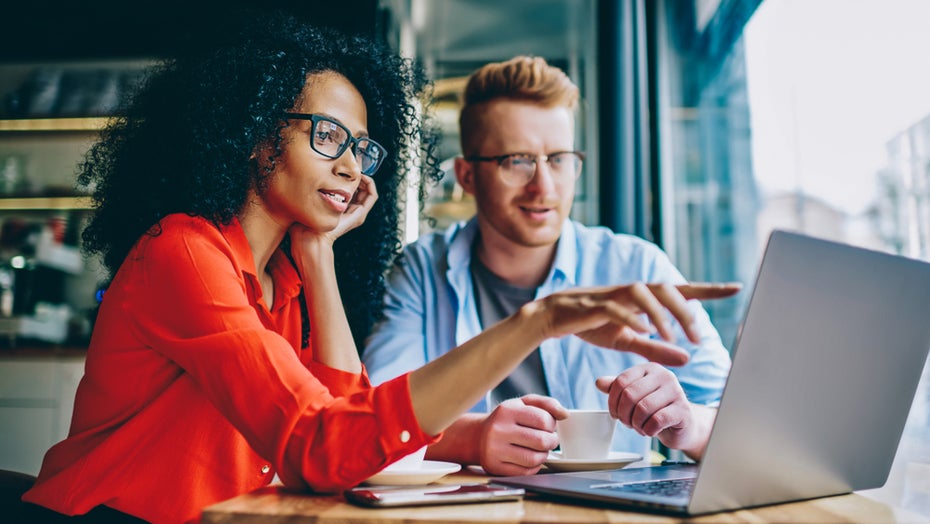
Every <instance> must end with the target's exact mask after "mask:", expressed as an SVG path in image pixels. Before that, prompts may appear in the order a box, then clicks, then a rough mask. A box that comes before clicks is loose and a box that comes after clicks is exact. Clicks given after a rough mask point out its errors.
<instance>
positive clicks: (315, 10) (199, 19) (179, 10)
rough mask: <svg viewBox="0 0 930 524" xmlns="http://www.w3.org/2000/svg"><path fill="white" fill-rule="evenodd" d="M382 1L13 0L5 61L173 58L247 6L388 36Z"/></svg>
mask: <svg viewBox="0 0 930 524" xmlns="http://www.w3.org/2000/svg"><path fill="white" fill-rule="evenodd" d="M377 4H378V2H377V0H333V1H318V0H229V1H226V2H216V1H199V0H186V1H182V0H161V1H152V0H88V1H75V0H50V1H42V0H10V1H7V2H4V5H3V7H0V20H2V21H3V23H2V26H0V61H2V62H23V61H39V60H78V59H99V58H135V57H162V56H170V55H172V54H174V53H175V52H176V51H178V50H179V49H180V48H181V47H182V46H186V45H190V43H196V42H198V41H208V40H210V39H216V38H222V35H223V33H224V32H228V31H229V30H230V24H231V20H232V18H233V15H234V14H235V13H237V12H240V11H242V10H245V9H284V10H287V11H290V12H292V13H294V14H295V15H297V16H299V17H300V18H302V19H304V20H306V21H307V22H309V23H314V24H317V25H326V26H334V27H338V28H340V29H342V30H344V31H347V32H351V33H362V34H366V35H369V36H374V37H378V38H380V37H381V36H382V35H381V34H380V32H381V31H382V29H381V25H382V24H381V23H380V21H379V16H380V15H379V10H378V5H377Z"/></svg>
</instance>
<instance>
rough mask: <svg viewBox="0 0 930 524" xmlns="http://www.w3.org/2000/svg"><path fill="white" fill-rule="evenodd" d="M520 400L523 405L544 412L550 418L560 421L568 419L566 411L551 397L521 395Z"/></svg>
mask: <svg viewBox="0 0 930 524" xmlns="http://www.w3.org/2000/svg"><path fill="white" fill-rule="evenodd" d="M520 400H522V401H523V403H524V404H526V405H527V406H532V407H535V408H539V409H542V410H543V411H546V412H547V413H549V414H550V415H552V418H554V419H556V420H562V419H564V418H566V417H568V410H567V409H565V407H564V406H562V403H560V402H559V401H558V400H556V399H554V398H552V397H546V396H543V395H534V394H529V395H523V396H522V397H520Z"/></svg>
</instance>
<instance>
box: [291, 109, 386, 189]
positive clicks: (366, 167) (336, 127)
mask: <svg viewBox="0 0 930 524" xmlns="http://www.w3.org/2000/svg"><path fill="white" fill-rule="evenodd" d="M284 116H286V117H288V118H297V119H300V120H309V121H310V122H312V123H313V129H312V131H311V132H310V148H311V149H313V150H314V151H316V152H317V153H319V154H321V155H323V156H325V157H326V158H339V157H340V156H342V154H343V153H345V151H346V149H348V148H349V147H351V148H352V152H353V153H354V154H355V161H356V162H358V166H359V168H360V169H361V171H362V174H363V175H369V176H371V175H373V174H374V173H375V171H377V170H378V167H380V166H381V162H383V161H384V158H385V157H386V156H387V149H385V148H384V146H382V145H381V144H379V143H377V142H375V141H374V140H372V139H370V138H368V137H365V136H363V137H361V138H355V137H354V136H352V133H351V132H350V131H349V130H348V129H347V128H346V126H344V125H342V124H340V123H339V122H336V121H335V120H332V119H329V118H327V117H325V116H322V115H316V114H307V113H284Z"/></svg>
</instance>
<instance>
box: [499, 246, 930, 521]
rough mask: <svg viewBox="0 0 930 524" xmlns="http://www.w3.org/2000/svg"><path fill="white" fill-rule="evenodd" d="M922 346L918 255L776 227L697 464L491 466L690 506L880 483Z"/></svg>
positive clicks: (700, 508) (927, 294) (924, 278)
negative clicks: (546, 468)
mask: <svg viewBox="0 0 930 524" xmlns="http://www.w3.org/2000/svg"><path fill="white" fill-rule="evenodd" d="M928 349H930V264H928V263H926V262H922V261H918V260H913V259H908V258H904V257H898V256H893V255H888V254H884V253H878V252H875V251H869V250H865V249H860V248H856V247H852V246H848V245H844V244H837V243H833V242H828V241H825V240H819V239H815V238H811V237H808V236H804V235H799V234H795V233H788V232H783V231H776V232H774V233H772V235H771V237H770V238H769V243H768V246H767V248H766V252H765V256H764V258H763V261H762V265H761V267H760V269H759V273H758V276H757V279H756V284H755V287H754V290H753V293H752V297H751V299H750V301H749V305H748V307H747V310H746V316H745V318H744V319H743V324H742V327H741V330H740V334H739V335H738V336H737V342H736V346H735V347H734V358H733V367H732V369H731V371H730V376H729V378H728V380H727V384H726V388H725V390H724V393H723V397H722V399H721V402H720V407H719V410H718V413H717V419H716V422H715V423H714V427H713V430H712V432H711V436H710V441H709V442H708V445H707V449H706V452H705V454H704V459H703V461H702V462H701V463H700V465H670V466H657V467H650V468H628V469H618V470H610V471H593V472H574V473H553V474H538V475H531V476H522V477H502V478H498V479H495V482H498V483H502V484H506V485H511V486H519V487H522V488H525V489H526V490H528V491H535V492H541V493H547V494H551V495H557V496H560V497H568V498H573V499H587V500H595V501H601V502H606V503H609V504H612V505H617V506H621V507H624V508H642V509H650V510H654V511H660V512H665V513H676V514H686V515H696V514H703V513H713V512H717V511H724V510H731V509H737V508H745V507H752V506H761V505H766V504H774V503H779V502H788V501H795V500H802V499H810V498H816V497H823V496H828V495H837V494H841V493H848V492H850V491H853V490H859V489H868V488H876V487H880V486H882V485H883V484H884V483H885V481H886V480H887V478H888V473H889V470H890V469H891V465H892V462H893V460H894V456H895V452H896V450H897V447H898V442H899V440H900V438H901V434H902V432H903V430H904V423H905V421H906V420H907V415H908V412H909V411H910V406H911V402H912V400H913V398H914V393H915V391H916V389H917V383H918V381H919V380H920V375H921V371H922V369H923V367H924V363H925V362H926V359H927V352H928Z"/></svg>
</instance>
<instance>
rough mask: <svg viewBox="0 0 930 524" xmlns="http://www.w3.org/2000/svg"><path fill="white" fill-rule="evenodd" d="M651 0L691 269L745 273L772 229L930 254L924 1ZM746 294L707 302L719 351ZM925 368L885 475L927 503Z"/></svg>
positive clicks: (665, 149)
mask: <svg viewBox="0 0 930 524" xmlns="http://www.w3.org/2000/svg"><path fill="white" fill-rule="evenodd" d="M657 5H658V6H659V7H658V8H657V11H656V12H655V13H654V16H655V18H654V19H655V20H656V21H657V22H658V23H656V24H655V25H654V28H655V34H654V39H653V45H654V49H655V54H656V62H655V63H656V66H655V67H656V72H655V79H656V82H655V92H654V96H655V97H656V100H657V104H656V109H655V114H654V115H653V119H654V121H655V124H656V131H655V133H656V136H657V140H656V143H657V152H656V156H657V158H658V159H659V162H658V168H657V173H658V177H659V186H658V187H659V189H660V191H659V194H658V197H659V198H660V199H661V200H660V202H661V205H660V209H661V217H660V220H661V223H662V229H661V231H662V239H661V240H662V243H663V246H664V247H665V248H666V249H667V250H668V251H669V253H670V254H671V256H672V258H673V260H674V261H675V262H676V264H678V266H679V267H680V268H681V269H682V272H683V273H684V274H685V276H686V277H688V278H689V279H692V280H738V281H741V282H744V283H746V284H750V283H751V282H752V281H753V279H754V276H755V272H756V268H757V265H758V263H759V260H760V257H761V254H762V249H763V247H764V244H765V242H766V240H767V237H768V234H769V233H770V232H771V230H772V229H774V228H780V229H789V230H794V231H800V232H804V233H807V234H811V235H814V236H818V237H824V238H828V239H833V240H838V241H842V242H847V243H851V244H854V245H859V246H863V247H868V248H872V249H877V250H882V251H887V252H891V253H897V254H901V255H905V256H910V257H915V258H922V259H930V68H928V67H927V59H926V56H927V53H928V50H930V31H928V30H927V23H926V21H927V20H930V2H927V1H926V0H764V1H761V2H754V1H752V0H745V1H738V0H694V1H692V2H688V1H674V0H673V1H666V2H661V1H660V2H658V3H657ZM750 292H751V289H746V290H745V291H744V292H743V293H741V294H740V297H738V298H736V299H733V300H731V301H724V302H721V303H719V304H716V303H708V304H707V306H708V309H709V311H710V313H711V315H712V317H713V320H714V322H715V324H716V325H717V326H718V328H719V330H720V332H721V336H722V337H723V338H724V342H725V343H726V344H728V346H732V342H733V341H734V340H735V337H736V331H737V329H738V322H739V319H740V318H741V316H742V314H743V310H744V307H745V301H746V300H748V297H749V295H750ZM877 349H878V348H877ZM928 376H930V371H928V370H925V371H924V379H923V383H922V384H921V388H920V390H919V391H918V394H917V398H916V399H915V402H914V406H913V408H912V411H911V417H910V419H909V421H908V426H907V429H906V430H905V436H904V438H903V439H902V443H901V446H900V447H899V453H898V459H899V460H900V461H906V462H907V467H905V468H900V469H897V470H895V471H897V473H893V476H892V479H891V480H890V481H889V485H891V486H892V487H896V488H897V489H898V495H896V497H897V498H896V499H894V500H891V502H895V503H897V504H901V503H904V505H909V506H910V507H922V508H923V509H924V510H925V511H926V512H927V514H930V494H928V492H927V491H926V490H924V491H923V492H922V493H921V492H916V491H913V490H911V491H910V492H909V491H908V486H909V485H914V484H913V482H916V479H917V478H918V477H919V478H922V479H924V480H925V479H926V478H927V476H926V475H927V471H930V444H927V443H928V442H930V409H928V405H930V398H928V397H930V388H928V383H930V379H928ZM895 475H898V476H897V477H895ZM921 475H922V476H921ZM910 476H914V478H913V479H912V478H910ZM909 482H910V483H911V484H909ZM902 489H903V490H904V494H903V498H902V496H900V491H901V490H902Z"/></svg>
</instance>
